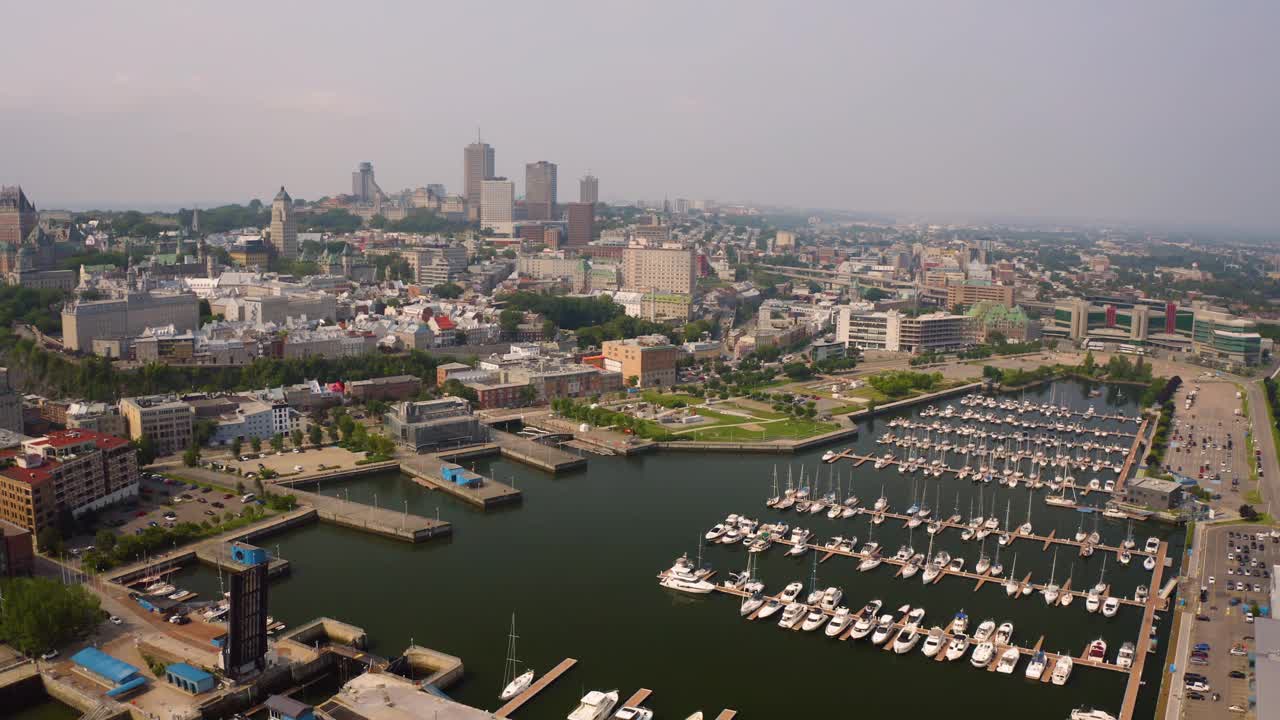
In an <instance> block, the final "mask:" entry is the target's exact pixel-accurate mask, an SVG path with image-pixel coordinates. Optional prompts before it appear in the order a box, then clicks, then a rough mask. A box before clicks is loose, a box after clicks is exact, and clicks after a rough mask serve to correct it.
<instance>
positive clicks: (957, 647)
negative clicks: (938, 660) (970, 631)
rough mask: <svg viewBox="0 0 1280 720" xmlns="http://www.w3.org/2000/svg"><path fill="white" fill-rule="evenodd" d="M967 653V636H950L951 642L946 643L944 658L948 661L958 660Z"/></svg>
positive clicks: (960, 634) (962, 634)
mask: <svg viewBox="0 0 1280 720" xmlns="http://www.w3.org/2000/svg"><path fill="white" fill-rule="evenodd" d="M966 652H969V636H968V635H965V634H964V633H955V634H953V635H952V636H951V642H949V643H947V652H946V656H945V657H946V658H947V659H948V660H959V659H960V658H962V657H964V654H965V653H966Z"/></svg>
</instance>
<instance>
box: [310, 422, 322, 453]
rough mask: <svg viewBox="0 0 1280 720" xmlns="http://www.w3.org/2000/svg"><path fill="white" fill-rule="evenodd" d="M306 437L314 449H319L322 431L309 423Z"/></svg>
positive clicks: (317, 426)
mask: <svg viewBox="0 0 1280 720" xmlns="http://www.w3.org/2000/svg"><path fill="white" fill-rule="evenodd" d="M307 435H308V439H309V440H311V444H312V445H314V446H315V447H320V443H322V442H324V430H322V429H321V428H320V426H319V425H317V424H315V423H311V427H309V428H307Z"/></svg>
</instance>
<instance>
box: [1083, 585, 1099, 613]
mask: <svg viewBox="0 0 1280 720" xmlns="http://www.w3.org/2000/svg"><path fill="white" fill-rule="evenodd" d="M1100 607H1102V596H1101V595H1099V594H1098V591H1097V590H1096V589H1093V588H1090V589H1089V594H1088V595H1086V596H1085V598H1084V609H1085V610H1088V611H1089V612H1091V613H1096V612H1098V608H1100Z"/></svg>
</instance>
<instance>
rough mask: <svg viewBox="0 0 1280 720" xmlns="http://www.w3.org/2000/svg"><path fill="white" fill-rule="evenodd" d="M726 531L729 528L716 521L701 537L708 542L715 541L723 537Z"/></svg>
mask: <svg viewBox="0 0 1280 720" xmlns="http://www.w3.org/2000/svg"><path fill="white" fill-rule="evenodd" d="M727 532H729V528H727V527H725V526H724V525H723V524H722V523H716V524H715V525H713V526H712V527H711V529H710V530H708V531H707V533H706V535H703V537H705V538H706V539H707V540H708V541H710V542H715V541H716V540H719V539H720V538H721V537H723V536H724V534H725V533H727Z"/></svg>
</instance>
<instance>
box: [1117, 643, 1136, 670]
mask: <svg viewBox="0 0 1280 720" xmlns="http://www.w3.org/2000/svg"><path fill="white" fill-rule="evenodd" d="M1133 654H1134V647H1133V643H1131V642H1126V643H1125V644H1123V645H1121V646H1120V652H1119V653H1118V654H1117V655H1116V665H1119V666H1120V667H1122V668H1125V669H1128V668H1130V667H1132V666H1133Z"/></svg>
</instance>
